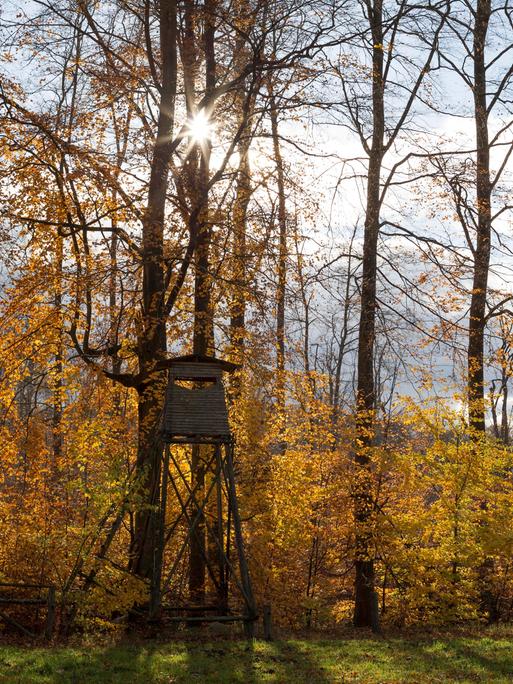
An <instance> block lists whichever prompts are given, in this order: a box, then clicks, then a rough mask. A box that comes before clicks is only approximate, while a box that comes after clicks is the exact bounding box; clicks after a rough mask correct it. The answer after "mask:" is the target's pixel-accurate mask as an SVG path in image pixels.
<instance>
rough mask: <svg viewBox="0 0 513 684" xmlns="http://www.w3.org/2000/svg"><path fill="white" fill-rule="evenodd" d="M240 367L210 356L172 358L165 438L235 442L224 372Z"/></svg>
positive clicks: (164, 429) (199, 441) (167, 439)
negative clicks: (227, 405) (229, 415)
mask: <svg viewBox="0 0 513 684" xmlns="http://www.w3.org/2000/svg"><path fill="white" fill-rule="evenodd" d="M236 368H237V366H236V365H235V364H233V363H229V362H228V361H222V360H221V359H215V358H213V357H209V356H197V355H192V354H191V355H189V356H180V357H178V358H175V359H173V360H172V361H171V366H170V369H169V382H168V387H167V394H166V404H165V409H164V420H163V438H164V441H166V442H168V443H170V444H172V443H181V442H183V443H186V444H192V443H195V444H201V443H203V442H206V443H209V444H211V443H216V442H219V443H229V442H230V441H231V433H230V426H229V423H228V410H227V408H226V399H225V394H224V387H223V380H222V375H223V371H226V372H229V373H231V372H233V371H234V370H235V369H236Z"/></svg>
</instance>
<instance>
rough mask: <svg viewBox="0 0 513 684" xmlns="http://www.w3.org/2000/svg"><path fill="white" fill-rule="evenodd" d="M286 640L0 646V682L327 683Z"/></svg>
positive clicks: (304, 654)
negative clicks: (8, 652)
mask: <svg viewBox="0 0 513 684" xmlns="http://www.w3.org/2000/svg"><path fill="white" fill-rule="evenodd" d="M333 681H334V680H333V679H332V678H331V677H330V676H329V674H328V673H327V672H326V671H325V670H324V669H323V667H322V666H321V665H320V664H319V663H318V662H317V661H316V659H315V658H310V656H309V654H308V652H305V651H304V649H299V648H297V647H296V646H295V645H294V644H291V643H290V642H281V641H278V642H271V643H268V642H262V641H254V642H253V641H243V640H240V641H225V640H223V641H216V640H213V641H209V642H205V643H203V642H201V641H199V640H197V639H196V640H182V641H176V642H175V641H170V642H167V643H163V642H161V643H159V642H150V643H148V644H144V643H141V644H134V645H119V646H111V647H107V648H101V647H95V648H91V649H87V648H83V647H80V648H66V649H62V648H56V649H34V650H22V649H15V651H13V653H12V655H5V654H4V653H3V652H2V651H1V650H0V684H14V683H15V682H16V683H17V684H18V683H23V684H33V683H36V682H37V684H86V683H87V684H107V682H108V683H109V684H126V683H128V684H164V683H166V684H171V683H173V684H193V683H194V682H200V683H201V684H225V683H226V684H238V683H241V684H242V683H243V684H260V683H264V682H275V683H277V682H280V683H283V682H294V683H295V684H303V683H304V684H332V683H333Z"/></svg>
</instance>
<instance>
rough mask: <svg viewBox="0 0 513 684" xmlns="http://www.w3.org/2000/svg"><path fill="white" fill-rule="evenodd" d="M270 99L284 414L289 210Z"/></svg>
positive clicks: (278, 391) (279, 381) (280, 397)
mask: <svg viewBox="0 0 513 684" xmlns="http://www.w3.org/2000/svg"><path fill="white" fill-rule="evenodd" d="M269 91H270V96H271V97H270V100H271V103H270V104H271V111H270V116H271V135H272V139H273V152H274V160H275V162H276V182H277V185H278V285H277V288H276V371H277V374H276V400H277V409H278V411H281V412H282V413H283V410H284V408H285V378H284V372H285V285H286V281H287V207H286V198H285V169H284V165H283V156H282V154H281V146H280V137H279V130H278V110H277V106H276V99H275V97H274V93H273V86H272V83H270V85H269Z"/></svg>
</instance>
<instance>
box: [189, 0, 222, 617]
mask: <svg viewBox="0 0 513 684" xmlns="http://www.w3.org/2000/svg"><path fill="white" fill-rule="evenodd" d="M215 5H216V0H206V2H205V6H204V9H203V12H204V15H203V21H204V30H203V47H204V53H205V94H206V96H208V95H209V94H211V92H212V91H213V89H214V88H215V82H216V63H215V51H214V48H215V23H214V11H215ZM191 87H193V86H192V84H191ZM198 153H199V155H200V163H199V178H198V202H199V204H198V211H197V216H198V221H197V225H195V226H194V227H193V230H194V231H195V233H196V236H197V237H196V252H195V262H194V265H195V281H194V332H193V352H194V354H198V355H200V356H204V355H207V354H209V353H211V352H212V350H213V346H214V331H213V313H212V306H211V285H212V283H211V275H210V243H211V232H212V230H211V223H210V217H209V205H208V180H209V171H210V153H211V143H210V141H209V140H206V141H203V142H201V143H199V144H198ZM210 448H211V447H203V448H202V447H200V446H199V445H195V446H193V448H192V463H191V480H192V487H193V488H194V487H196V486H197V491H198V498H199V499H202V498H203V496H204V489H205V477H206V473H205V459H204V456H205V454H204V453H203V452H204V451H205V450H206V449H210ZM198 513H199V511H198V510H196V508H195V509H194V511H193V516H192V517H193V518H195V517H196V516H197V515H198ZM206 554H207V549H206V539H205V523H204V520H203V516H202V515H200V516H199V519H198V523H197V525H196V529H195V532H194V534H193V535H192V537H191V547H190V557H189V593H190V596H191V599H192V600H193V601H194V602H195V603H197V604H202V603H204V597H205V570H206V563H205V558H206Z"/></svg>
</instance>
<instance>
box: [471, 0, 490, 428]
mask: <svg viewBox="0 0 513 684" xmlns="http://www.w3.org/2000/svg"><path fill="white" fill-rule="evenodd" d="M489 19H490V0H477V8H476V20H475V26H474V110H475V120H476V156H477V160H476V161H477V169H476V202H477V237H476V249H475V254H474V278H473V283H472V296H471V301H470V313H469V335H468V357H467V360H468V411H469V423H470V426H471V428H472V429H473V430H474V432H475V436H477V435H478V434H483V433H484V432H485V401H484V333H485V327H486V298H487V288H488V271H489V265H490V238H491V223H492V217H491V183H490V145H489V140H488V114H487V101H486V65H485V43H486V35H487V32H488V22H489Z"/></svg>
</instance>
